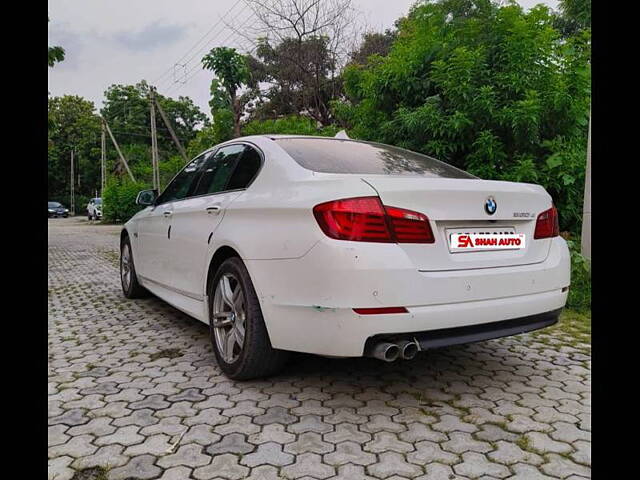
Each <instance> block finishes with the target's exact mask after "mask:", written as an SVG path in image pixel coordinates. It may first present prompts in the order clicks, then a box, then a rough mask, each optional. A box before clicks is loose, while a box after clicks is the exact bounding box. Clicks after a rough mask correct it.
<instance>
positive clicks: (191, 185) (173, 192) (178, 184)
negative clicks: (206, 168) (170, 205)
mask: <svg viewBox="0 0 640 480" xmlns="http://www.w3.org/2000/svg"><path fill="white" fill-rule="evenodd" d="M209 156H210V154H209V152H207V153H204V154H202V155H200V156H199V157H197V158H196V159H195V160H192V161H191V163H189V164H188V165H187V166H186V167H185V168H184V169H183V170H182V171H181V172H180V173H179V174H178V175H177V176H176V178H174V179H173V181H172V182H171V183H170V184H169V185H167V188H165V189H164V192H162V195H160V197H159V198H158V201H157V204H161V203H167V202H172V201H174V200H182V199H183V198H187V197H190V196H192V195H193V190H194V189H195V186H196V181H197V180H198V177H199V176H200V173H201V172H202V170H201V167H202V166H203V164H204V162H205V161H206V160H207V158H208V157H209Z"/></svg>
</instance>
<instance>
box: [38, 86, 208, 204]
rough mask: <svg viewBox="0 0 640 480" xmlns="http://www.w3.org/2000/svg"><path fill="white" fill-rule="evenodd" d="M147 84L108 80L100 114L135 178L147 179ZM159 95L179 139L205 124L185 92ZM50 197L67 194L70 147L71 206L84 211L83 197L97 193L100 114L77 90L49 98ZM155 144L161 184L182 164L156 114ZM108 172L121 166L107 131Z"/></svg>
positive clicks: (119, 170)
mask: <svg viewBox="0 0 640 480" xmlns="http://www.w3.org/2000/svg"><path fill="white" fill-rule="evenodd" d="M149 92H150V90H149V86H148V85H147V84H146V82H144V81H143V82H140V83H139V84H137V85H112V86H111V87H109V89H108V90H107V91H106V93H105V101H104V106H103V108H102V110H101V113H102V116H103V117H104V118H106V120H107V122H108V124H109V126H110V128H111V130H112V132H113V134H114V136H115V138H116V140H117V141H118V144H119V146H120V148H121V150H122V152H123V154H124V156H125V158H126V159H127V161H128V163H129V166H130V168H131V170H132V172H133V174H134V176H135V178H136V180H138V181H140V182H142V183H145V184H146V183H151V179H152V173H151V133H150V131H151V130H150V115H149V113H150V106H149V98H148V94H149ZM157 98H158V101H159V103H160V105H161V106H162V108H163V110H164V112H165V113H166V115H167V117H168V118H169V121H170V122H171V124H172V126H173V128H174V130H175V132H176V135H177V136H178V137H179V138H180V139H181V141H182V143H183V145H185V146H186V145H187V144H188V143H189V142H190V141H191V140H192V139H195V138H196V136H197V134H198V131H197V128H198V127H202V126H204V125H208V123H209V122H208V119H207V117H206V115H205V114H204V113H203V112H201V111H200V110H199V109H198V107H197V106H195V105H194V104H193V102H192V101H191V99H189V98H187V97H179V98H178V99H177V100H176V99H172V98H168V97H164V96H162V95H157ZM48 122H49V154H48V177H49V178H48V189H49V198H50V199H52V200H58V201H61V202H64V203H68V202H69V195H70V183H71V181H70V156H71V151H72V150H73V151H74V161H75V179H74V180H75V182H74V184H75V195H76V210H77V212H78V213H83V209H84V206H85V204H86V200H87V199H88V198H90V197H93V196H95V195H96V194H98V195H99V194H100V193H99V192H100V186H101V160H100V157H101V147H100V136H101V120H100V117H99V116H98V114H97V112H96V111H95V107H94V105H93V103H92V102H89V101H87V100H85V99H83V98H81V97H78V96H63V97H50V98H49V112H48ZM156 125H157V131H158V150H159V154H160V162H159V170H160V184H161V186H163V185H166V184H167V183H168V182H169V181H170V180H171V178H172V177H173V176H174V175H175V173H176V172H177V171H178V170H179V169H180V168H182V166H183V165H184V160H183V159H182V157H181V156H180V155H179V153H178V150H177V147H176V146H175V144H174V143H173V141H172V139H171V137H170V135H169V131H168V130H167V128H166V126H165V125H164V122H163V121H162V119H161V118H160V116H159V115H157V116H156ZM106 147H107V150H106V173H107V177H111V176H114V175H115V176H116V177H120V176H122V175H126V171H125V169H124V167H123V165H122V163H121V161H120V159H119V157H118V155H117V153H116V151H115V148H114V147H113V144H112V143H111V140H110V139H109V137H108V136H107V138H106Z"/></svg>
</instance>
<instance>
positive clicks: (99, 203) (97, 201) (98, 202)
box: [93, 198, 102, 205]
mask: <svg viewBox="0 0 640 480" xmlns="http://www.w3.org/2000/svg"><path fill="white" fill-rule="evenodd" d="M93 203H95V204H96V205H102V199H101V198H94V199H93Z"/></svg>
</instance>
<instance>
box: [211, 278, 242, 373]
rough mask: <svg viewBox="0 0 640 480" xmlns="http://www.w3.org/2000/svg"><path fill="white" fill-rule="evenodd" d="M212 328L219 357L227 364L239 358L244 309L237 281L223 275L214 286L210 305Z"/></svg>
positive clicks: (240, 288)
mask: <svg viewBox="0 0 640 480" xmlns="http://www.w3.org/2000/svg"><path fill="white" fill-rule="evenodd" d="M212 310H213V312H212V326H213V332H214V337H215V340H216V346H217V348H218V352H219V353H220V356H221V357H222V358H223V359H224V361H225V362H227V363H234V362H235V361H236V360H238V358H239V357H240V354H241V353H242V348H243V346H244V337H245V323H246V308H245V297H244V292H243V291H242V286H241V285H240V282H239V281H238V279H237V278H236V277H235V276H234V275H232V274H230V273H225V274H224V275H222V276H221V277H220V280H219V281H218V284H217V285H216V291H215V293H214V296H213V305H212Z"/></svg>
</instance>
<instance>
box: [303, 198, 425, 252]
mask: <svg viewBox="0 0 640 480" xmlns="http://www.w3.org/2000/svg"><path fill="white" fill-rule="evenodd" d="M313 215H314V216H315V217H316V220H317V221H318V225H320V228H321V229H322V231H323V232H324V233H325V234H326V235H327V236H328V237H330V238H335V239H337V240H351V241H354V242H381V243H394V242H397V243H433V242H434V241H435V237H434V236H433V232H432V231H431V225H430V224H429V219H428V218H427V217H426V215H423V214H422V213H418V212H413V211H411V210H405V209H403V208H396V207H387V206H385V205H383V204H382V202H381V201H380V198H378V197H359V198H346V199H343V200H334V201H332V202H326V203H321V204H320V205H316V206H315V207H313Z"/></svg>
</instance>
